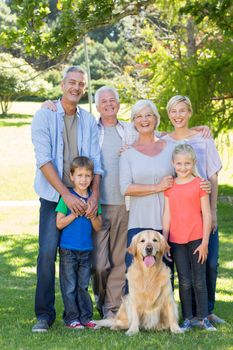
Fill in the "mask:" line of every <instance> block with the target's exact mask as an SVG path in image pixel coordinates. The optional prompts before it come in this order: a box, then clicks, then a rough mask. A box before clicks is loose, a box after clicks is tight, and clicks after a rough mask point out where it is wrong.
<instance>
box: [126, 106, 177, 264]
mask: <svg viewBox="0 0 233 350" xmlns="http://www.w3.org/2000/svg"><path fill="white" fill-rule="evenodd" d="M131 120H132V122H133V124H134V126H135V129H136V130H137V131H138V138H137V140H136V142H135V143H134V144H133V145H132V147H131V148H129V149H127V150H126V151H125V152H123V153H122V155H121V157H120V187H121V192H122V194H123V195H126V196H130V210H129V224H128V239H127V245H128V246H129V245H130V243H131V240H132V238H133V236H134V235H136V234H137V233H138V232H140V231H142V230H144V229H153V230H156V231H159V232H161V233H162V214H163V206H164V197H163V191H164V190H166V189H168V188H169V187H171V186H172V184H173V178H172V174H173V168H172V165H171V154H172V150H173V147H174V146H173V144H172V143H171V142H167V141H166V140H162V139H159V138H157V137H156V136H155V133H154V130H155V129H156V128H157V127H158V125H159V121H160V116H159V113H158V110H157V108H156V106H155V105H154V104H153V103H152V102H151V101H149V100H140V101H138V102H137V103H136V104H135V105H134V106H133V108H132V113H131ZM131 261H132V257H131V255H129V254H127V255H126V267H127V268H128V267H129V265H130V264H131Z"/></svg>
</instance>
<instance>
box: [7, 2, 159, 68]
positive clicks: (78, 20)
mask: <svg viewBox="0 0 233 350" xmlns="http://www.w3.org/2000/svg"><path fill="white" fill-rule="evenodd" d="M151 3H153V1H152V0H141V1H137V0H136V1H129V0H121V1H113V0H80V1H74V0H60V1H58V2H57V9H58V11H57V15H56V16H55V19H54V18H53V16H50V15H51V10H50V2H49V1H47V0H40V1H38V0H20V1H19V0H12V1H10V3H9V6H10V8H11V10H12V11H13V12H14V13H15V14H16V15H17V21H16V28H10V27H8V28H7V30H5V31H4V33H2V35H1V37H0V40H1V41H0V42H1V44H2V45H4V46H6V47H9V46H11V44H12V43H14V42H19V41H20V42H22V45H23V51H24V55H25V56H24V57H25V58H26V59H27V60H29V61H30V62H32V63H34V64H37V66H38V67H40V68H42V67H48V66H51V65H53V64H55V63H57V62H61V61H63V60H65V59H66V58H67V57H68V55H69V54H70V52H72V50H73V49H74V48H75V47H76V46H77V44H78V43H79V42H80V40H81V39H82V38H83V37H84V35H85V34H86V33H88V32H90V31H92V30H93V29H96V28H99V27H103V26H106V25H110V24H112V23H116V22H117V21H119V20H120V19H121V18H123V17H125V16H127V15H132V14H138V13H139V11H140V10H141V9H143V8H145V7H146V6H148V5H149V4H151Z"/></svg>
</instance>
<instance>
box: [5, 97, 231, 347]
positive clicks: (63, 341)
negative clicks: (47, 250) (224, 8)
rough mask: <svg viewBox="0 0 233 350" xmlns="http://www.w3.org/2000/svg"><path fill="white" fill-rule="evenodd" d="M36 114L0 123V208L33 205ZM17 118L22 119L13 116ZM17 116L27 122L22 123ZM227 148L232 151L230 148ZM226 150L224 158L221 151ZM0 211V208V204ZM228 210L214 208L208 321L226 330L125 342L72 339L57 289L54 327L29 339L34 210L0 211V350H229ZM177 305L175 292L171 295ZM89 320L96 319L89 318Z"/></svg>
mask: <svg viewBox="0 0 233 350" xmlns="http://www.w3.org/2000/svg"><path fill="white" fill-rule="evenodd" d="M38 106H40V103H39V104H35V103H26V104H25V103H23V102H20V103H16V104H13V107H12V111H11V112H12V113H14V114H17V117H15V118H4V119H0V160H1V168H0V201H3V200H4V201H11V200H12V201H13V200H35V199H36V196H35V194H34V191H33V178H34V155H33V148H32V145H31V141H30V122H31V116H30V114H32V113H33V112H34V111H35V110H36V109H37V108H38ZM20 113H22V114H24V115H22V116H20ZM25 114H28V116H26V117H25ZM224 142H225V141H221V142H220V146H221V147H222V151H221V154H222V158H223V162H224V169H223V171H222V172H221V173H220V174H221V175H220V183H221V186H220V192H222V194H223V195H225V196H230V195H232V194H233V193H232V188H233V179H232V166H230V163H229V162H230V160H231V161H232V148H229V147H228V148H227V147H226V145H225V144H224ZM231 145H232V143H231ZM226 148H227V150H228V151H226ZM0 204H1V202H0ZM232 209H233V207H232V206H231V205H229V204H224V203H220V204H219V226H220V241H221V245H220V268H219V278H218V285H217V303H216V310H215V311H216V313H217V314H218V315H220V316H221V317H223V318H224V319H225V320H226V321H227V324H225V325H222V326H219V327H218V331H217V332H215V333H214V334H213V333H211V334H208V333H207V332H204V331H200V330H194V331H192V332H190V333H189V334H185V335H171V334H170V333H169V332H157V333H153V332H145V331H143V332H141V333H140V334H139V335H137V336H135V337H133V338H128V337H126V336H125V335H124V332H112V331H109V330H98V331H92V330H84V331H75V330H70V329H65V327H64V326H63V323H62V316H61V315H62V309H63V307H62V301H61V295H60V291H59V285H58V281H56V282H57V291H56V309H57V320H56V322H55V324H54V326H53V327H52V329H51V330H50V331H49V332H48V333H47V334H32V332H31V327H32V325H33V324H34V322H35V318H34V310H33V304H34V291H35V282H36V258H37V244H38V242H37V230H38V206H37V205H35V206H22V205H21V206H10V207H7V206H0V349H3V350H11V349H12V350H13V349H14V350H31V349H41V350H43V349H46V350H47V349H48V350H50V349H51V350H56V349H61V350H63V349H79V350H82V349H83V350H84V349H85V350H89V349H90V350H95V349H96V350H99V349H101V350H105V349H106V350H108V349H111V350H115V349H116V350H118V349H119V350H121V349H123V350H125V349H127V350H128V349H129V350H131V349H134V350H137V349H138V350H144V349H145V350H152V349H153V350H154V349H157V350H160V349H161V350H168V349H169V350H173V349H174V350H180V349H185V350H186V349H188V350H189V349H190V350H191V349H195V350H202V349H203V350H204V349H208V350H212V349H213V350H215V349H217V350H233V334H232V326H233V292H232V291H233V275H232V269H233V260H232V251H233V236H232V226H233V216H232V212H233V211H232ZM175 295H176V299H177V300H178V293H177V288H176V291H175ZM95 317H98V316H97V314H96V313H95Z"/></svg>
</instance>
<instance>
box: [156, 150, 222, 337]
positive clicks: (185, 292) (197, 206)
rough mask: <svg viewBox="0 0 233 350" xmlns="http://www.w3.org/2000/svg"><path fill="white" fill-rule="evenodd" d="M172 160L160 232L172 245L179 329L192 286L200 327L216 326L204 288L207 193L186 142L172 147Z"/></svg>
mask: <svg viewBox="0 0 233 350" xmlns="http://www.w3.org/2000/svg"><path fill="white" fill-rule="evenodd" d="M172 163H173V166H174V169H175V172H176V175H177V177H176V178H175V179H174V184H173V186H172V188H170V189H168V190H166V191H165V192H164V195H165V208H164V215H163V234H164V236H165V238H166V239H168V236H169V242H170V245H171V248H172V253H173V258H174V261H175V264H176V269H177V273H178V279H179V294H180V300H181V306H182V315H183V318H184V322H183V324H182V325H181V329H182V330H183V331H187V330H190V329H191V328H192V323H191V319H192V318H193V314H192V286H193V288H194V294H195V299H196V304H197V317H198V320H199V321H200V322H199V324H200V327H201V328H204V329H206V330H208V331H215V330H216V328H215V327H213V326H212V324H211V323H210V322H209V320H208V318H207V316H208V297H207V287H206V263H205V262H206V258H207V254H208V242H209V235H210V231H211V210H210V204H209V196H208V195H207V193H206V192H205V191H204V190H202V189H201V188H200V186H199V184H200V181H201V179H200V178H199V177H198V174H197V170H196V155H195V152H194V150H193V148H192V147H191V146H190V145H187V144H182V145H178V146H176V147H175V149H174V151H173V154H172Z"/></svg>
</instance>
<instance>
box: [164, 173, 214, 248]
mask: <svg viewBox="0 0 233 350" xmlns="http://www.w3.org/2000/svg"><path fill="white" fill-rule="evenodd" d="M200 181H201V179H200V178H199V177H195V178H194V179H193V180H192V181H190V182H188V183H186V184H176V183H175V182H174V185H173V186H172V187H171V188H170V189H168V190H166V191H165V192H164V195H165V196H166V197H168V199H169V204H170V214H171V223H170V235H169V241H170V242H173V243H179V244H185V243H188V242H191V241H195V240H197V239H200V238H202V237H203V223H202V213H201V197H202V196H206V195H207V193H206V192H205V191H204V190H202V189H201V188H200Z"/></svg>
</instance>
